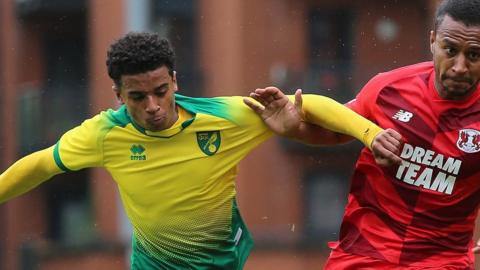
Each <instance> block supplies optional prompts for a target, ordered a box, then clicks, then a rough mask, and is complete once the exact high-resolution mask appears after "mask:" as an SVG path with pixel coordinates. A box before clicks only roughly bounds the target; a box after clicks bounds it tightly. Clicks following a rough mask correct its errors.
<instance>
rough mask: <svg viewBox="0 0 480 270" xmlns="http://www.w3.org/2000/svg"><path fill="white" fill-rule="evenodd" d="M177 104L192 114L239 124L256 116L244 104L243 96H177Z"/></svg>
mask: <svg viewBox="0 0 480 270" xmlns="http://www.w3.org/2000/svg"><path fill="white" fill-rule="evenodd" d="M175 99H176V102H177V104H179V105H180V106H181V107H182V108H184V109H185V110H187V111H188V112H190V113H192V114H197V113H202V114H208V115H212V116H215V117H219V118H223V119H225V120H227V121H231V122H235V123H237V122H238V121H239V120H240V119H242V118H244V117H252V116H253V117H256V114H255V113H254V112H253V111H252V110H251V109H250V108H249V107H248V106H247V105H245V104H244V103H243V97H241V96H229V97H226V96H224V97H210V98H194V97H187V96H182V95H175Z"/></svg>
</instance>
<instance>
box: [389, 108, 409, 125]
mask: <svg viewBox="0 0 480 270" xmlns="http://www.w3.org/2000/svg"><path fill="white" fill-rule="evenodd" d="M412 117H413V113H411V112H409V111H404V110H399V111H398V112H397V113H396V114H395V115H394V116H392V118H393V119H397V120H398V121H401V122H404V123H407V122H409V121H410V119H411V118H412Z"/></svg>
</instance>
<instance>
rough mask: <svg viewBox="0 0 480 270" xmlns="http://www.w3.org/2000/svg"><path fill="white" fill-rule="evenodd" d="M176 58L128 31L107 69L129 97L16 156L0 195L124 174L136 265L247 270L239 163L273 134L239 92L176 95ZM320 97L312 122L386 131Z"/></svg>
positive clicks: (285, 122)
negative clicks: (98, 173)
mask: <svg viewBox="0 0 480 270" xmlns="http://www.w3.org/2000/svg"><path fill="white" fill-rule="evenodd" d="M174 60H175V55H174V52H173V49H172V47H171V46H170V44H169V42H168V41H167V40H165V39H162V38H160V37H159V36H158V35H156V34H150V33H130V34H127V35H126V36H124V37H122V38H121V39H119V40H117V41H116V42H115V43H113V44H112V45H111V47H110V48H109V51H108V53H107V67H108V74H109V76H110V77H111V78H112V80H113V82H114V87H113V88H114V90H115V94H116V95H117V97H118V99H119V100H120V101H121V103H122V104H123V105H122V106H121V107H120V108H119V109H117V110H108V111H105V112H101V113H99V114H98V115H96V116H94V117H92V118H90V119H88V120H86V121H84V122H83V123H82V124H81V125H80V126H77V127H75V128H73V129H72V130H70V131H68V132H66V133H65V134H64V135H63V136H62V137H61V138H60V139H59V141H58V142H57V143H56V144H55V145H54V146H52V147H50V148H47V149H44V150H41V151H38V152H35V153H33V154H30V155H28V156H26V157H24V158H22V159H20V160H19V161H17V162H16V163H14V164H13V165H12V166H11V167H10V168H8V169H7V170H6V171H5V172H4V173H3V174H1V175H0V202H5V201H7V200H9V199H11V198H13V197H16V196H18V195H20V194H22V193H24V192H27V191H28V190H31V189H32V188H34V187H36V186H38V185H39V184H41V183H42V182H44V181H46V180H48V179H49V178H51V177H52V176H54V175H56V174H59V173H62V172H65V171H75V170H80V169H82V168H87V167H103V168H105V169H106V170H107V171H108V172H109V173H110V174H111V176H112V177H113V179H114V181H115V182H116V183H117V185H118V189H119V192H120V196H121V199H122V202H123V205H124V207H125V211H126V213H127V215H128V218H129V220H130V222H131V223H132V225H133V240H132V241H133V254H132V258H131V268H132V269H142V270H145V269H147V270H148V269H242V268H243V265H244V263H245V260H246V258H247V256H248V254H249V252H250V249H251V247H252V245H253V241H252V239H251V236H250V233H249V231H248V229H247V228H246V226H245V224H244V223H243V221H242V218H241V216H240V213H239V210H238V208H237V205H236V201H235V196H236V194H235V183H234V181H235V178H236V175H237V165H238V163H239V162H240V160H241V159H242V158H243V157H245V155H247V154H248V152H250V150H252V149H253V148H254V147H256V146H257V145H259V144H260V143H262V142H263V141H265V140H267V139H268V138H270V137H271V136H272V135H273V134H274V133H273V132H272V131H271V130H270V129H269V128H268V127H267V126H266V125H265V124H264V122H263V121H262V118H261V117H258V115H257V114H256V113H255V112H254V111H253V110H252V109H250V108H249V107H248V106H247V105H245V104H244V102H243V98H242V97H216V98H191V97H186V96H182V95H178V94H176V92H177V90H178V86H177V79H176V74H175V71H174V68H175V65H174ZM292 99H293V98H292ZM304 99H305V98H304ZM248 102H249V101H247V103H248ZM250 102H253V100H250ZM315 102H316V103H318V104H316V105H318V106H321V107H322V108H325V114H324V115H323V116H322V117H319V118H312V122H314V124H319V125H324V126H325V127H327V128H330V129H333V130H335V131H338V132H342V133H346V134H349V135H351V136H354V137H356V138H358V139H359V140H361V141H362V142H363V143H364V144H365V145H367V146H368V147H370V146H371V145H372V142H373V141H374V139H375V140H377V141H378V138H386V137H388V136H385V135H378V134H380V133H381V134H384V133H382V129H380V128H379V127H377V126H376V125H374V124H373V123H371V122H369V121H367V120H366V119H364V118H362V117H360V116H358V115H357V114H355V113H353V112H352V111H350V110H349V109H347V108H346V107H343V106H342V105H340V104H338V103H336V102H335V101H333V100H330V99H328V98H324V97H316V98H315ZM276 105H279V106H268V107H264V108H262V110H261V111H258V110H257V112H258V113H259V114H260V115H261V116H262V117H263V116H265V117H263V119H265V120H266V121H268V118H270V117H272V118H271V119H274V120H275V121H272V122H273V124H272V125H271V126H270V128H271V129H272V130H273V131H274V132H277V133H279V134H281V135H286V136H290V137H295V136H296V135H295V134H289V131H290V130H294V128H292V127H291V126H290V125H298V119H289V117H292V115H293V116H294V117H297V116H296V115H295V114H291V113H290V112H291V111H292V110H297V109H298V108H295V107H294V106H293V105H292V104H291V103H285V104H276ZM320 114H323V113H320ZM331 114H333V115H331ZM266 116H268V117H266ZM332 116H336V117H333V119H334V120H332ZM279 119H281V120H282V121H276V120H279ZM335 119H337V120H335ZM340 119H342V120H341V121H340ZM279 123H280V124H279ZM307 133H308V132H307ZM377 135H378V136H377ZM301 137H305V138H308V136H303V135H302V136H301ZM379 149H380V151H381V152H382V153H384V154H388V153H389V151H391V150H389V149H388V147H387V148H379Z"/></svg>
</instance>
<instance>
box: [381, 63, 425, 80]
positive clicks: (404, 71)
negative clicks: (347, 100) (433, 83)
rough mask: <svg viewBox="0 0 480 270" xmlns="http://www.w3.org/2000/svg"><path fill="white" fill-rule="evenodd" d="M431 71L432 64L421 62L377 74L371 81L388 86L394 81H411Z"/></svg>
mask: <svg viewBox="0 0 480 270" xmlns="http://www.w3.org/2000/svg"><path fill="white" fill-rule="evenodd" d="M432 70H433V62H422V63H418V64H414V65H409V66H404V67H400V68H397V69H393V70H390V71H387V72H382V73H379V74H377V75H376V76H375V77H373V78H372V80H371V81H374V82H377V83H380V84H384V85H388V84H391V83H394V82H396V81H400V80H405V79H411V78H412V79H413V78H417V77H418V76H422V75H423V74H429V73H430V72H431V71H432Z"/></svg>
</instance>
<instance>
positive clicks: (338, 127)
mask: <svg viewBox="0 0 480 270" xmlns="http://www.w3.org/2000/svg"><path fill="white" fill-rule="evenodd" d="M303 111H304V114H305V120H306V121H307V122H309V123H311V124H315V125H318V126H321V127H323V128H325V129H328V130H317V132H315V130H314V129H308V128H309V127H308V126H305V127H304V128H306V129H307V130H304V131H303V132H300V136H303V137H301V138H297V139H300V140H302V141H305V140H304V139H305V138H308V137H309V136H312V135H307V134H314V133H318V135H317V137H318V139H317V140H316V142H315V144H337V143H344V142H347V141H348V140H349V136H351V137H354V138H357V139H358V140H360V141H361V142H362V143H363V144H364V145H365V146H367V147H369V148H370V147H371V144H372V141H373V139H374V138H375V136H376V135H378V133H380V132H381V131H382V129H381V128H380V127H378V126H377V125H375V124H374V123H372V122H371V121H369V120H367V119H365V118H364V117H362V116H361V115H359V114H357V113H355V112H354V111H352V110H350V109H349V108H347V107H345V106H343V105H342V104H340V103H338V102H336V101H335V100H333V99H330V98H327V97H324V96H318V95H304V96H303ZM329 131H330V132H329ZM337 133H341V134H343V135H341V134H337ZM345 135H347V136H345ZM322 137H323V138H322ZM302 138H303V139H302ZM307 143H309V142H308V141H307ZM310 143H311V142H310Z"/></svg>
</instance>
